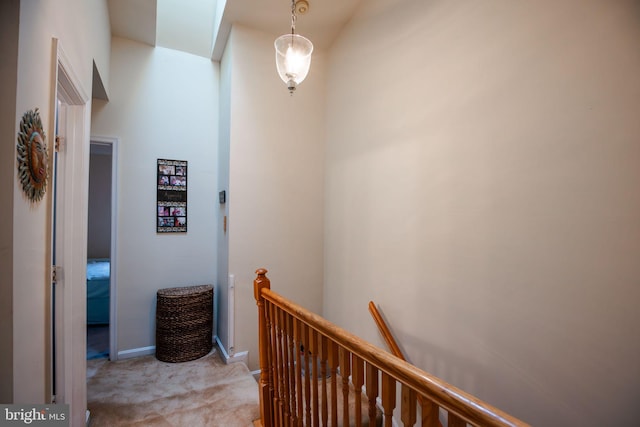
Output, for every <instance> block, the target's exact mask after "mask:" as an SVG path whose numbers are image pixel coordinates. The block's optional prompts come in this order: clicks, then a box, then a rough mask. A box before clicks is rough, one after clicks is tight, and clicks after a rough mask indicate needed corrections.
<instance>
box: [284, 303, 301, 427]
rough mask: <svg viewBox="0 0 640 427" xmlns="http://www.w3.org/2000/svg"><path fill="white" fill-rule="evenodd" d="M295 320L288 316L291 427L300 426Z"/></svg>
mask: <svg viewBox="0 0 640 427" xmlns="http://www.w3.org/2000/svg"><path fill="white" fill-rule="evenodd" d="M294 322H295V319H294V318H293V316H291V315H289V314H287V337H288V338H289V353H288V358H287V363H288V368H289V369H288V372H289V401H290V403H289V407H290V408H291V415H290V418H291V425H292V426H297V425H298V408H297V406H296V403H297V395H298V390H297V388H296V351H295V348H296V337H295V331H294V330H293V329H294V326H293V324H294Z"/></svg>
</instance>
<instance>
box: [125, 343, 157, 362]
mask: <svg viewBox="0 0 640 427" xmlns="http://www.w3.org/2000/svg"><path fill="white" fill-rule="evenodd" d="M155 353H156V346H155V345H150V346H149V347H140V348H132V349H129V350H122V351H119V352H118V359H131V358H133V357H140V356H149V355H151V354H155Z"/></svg>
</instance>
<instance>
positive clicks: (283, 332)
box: [279, 310, 291, 426]
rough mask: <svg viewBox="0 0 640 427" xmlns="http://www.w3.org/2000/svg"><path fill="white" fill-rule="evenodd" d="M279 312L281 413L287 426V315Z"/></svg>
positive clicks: (289, 410)
mask: <svg viewBox="0 0 640 427" xmlns="http://www.w3.org/2000/svg"><path fill="white" fill-rule="evenodd" d="M279 311H280V337H281V339H280V346H281V358H280V363H281V366H282V371H281V372H282V373H281V375H282V412H283V416H284V425H285V426H289V425H290V424H289V423H290V421H291V409H290V407H289V402H290V399H291V394H290V393H289V342H288V341H289V334H288V333H287V323H288V322H287V317H288V315H287V313H285V312H284V310H279Z"/></svg>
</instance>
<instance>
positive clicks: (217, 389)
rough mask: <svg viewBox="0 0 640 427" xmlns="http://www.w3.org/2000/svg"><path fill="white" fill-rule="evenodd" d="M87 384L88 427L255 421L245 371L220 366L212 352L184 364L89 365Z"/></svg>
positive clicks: (254, 398)
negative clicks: (89, 426)
mask: <svg viewBox="0 0 640 427" xmlns="http://www.w3.org/2000/svg"><path fill="white" fill-rule="evenodd" d="M87 378H88V380H87V403H88V408H89V410H90V411H91V424H90V425H91V427H102V426H108V427H116V426H162V427H165V426H167V427H168V426H173V427H183V426H189V427H199V426H222V427H236V426H238V427H249V426H252V425H253V420H256V419H258V418H259V417H260V404H259V400H258V384H257V383H256V381H255V380H254V378H253V377H252V376H251V374H250V372H249V370H248V368H247V367H246V365H244V364H242V363H233V364H230V365H225V364H224V362H222V360H221V359H220V357H219V355H218V352H217V351H216V349H214V350H213V351H212V352H211V353H210V354H209V355H207V356H205V357H203V358H201V359H198V360H194V361H191V362H184V363H165V362H160V361H158V360H157V359H156V358H155V356H144V357H139V358H135V359H127V360H122V361H117V362H108V361H104V360H89V361H87Z"/></svg>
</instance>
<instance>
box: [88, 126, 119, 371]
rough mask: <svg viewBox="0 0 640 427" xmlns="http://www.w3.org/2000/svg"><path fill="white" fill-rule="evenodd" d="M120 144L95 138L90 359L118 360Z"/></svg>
mask: <svg viewBox="0 0 640 427" xmlns="http://www.w3.org/2000/svg"><path fill="white" fill-rule="evenodd" d="M116 147H117V145H116V140H115V139H110V138H91V144H90V156H89V199H88V219H87V359H97V358H110V359H111V360H115V359H116V357H115V355H116V353H117V352H116V349H115V332H116V330H115V305H116V299H115V289H116V288H115V200H116V199H115V189H116V188H115V161H114V157H115V156H114V153H115V150H116Z"/></svg>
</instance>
